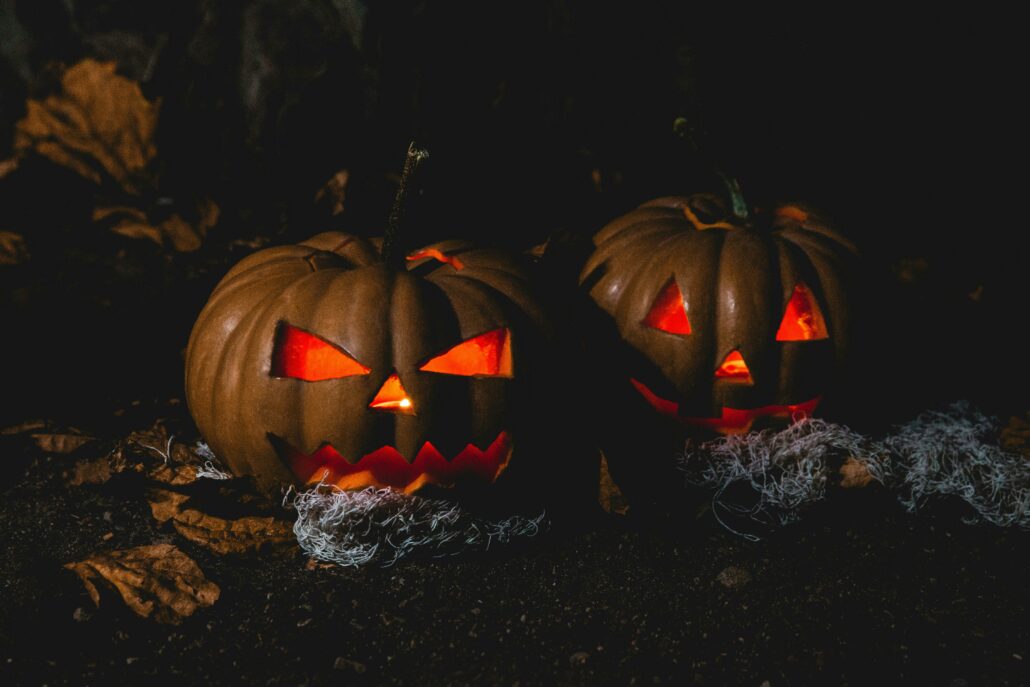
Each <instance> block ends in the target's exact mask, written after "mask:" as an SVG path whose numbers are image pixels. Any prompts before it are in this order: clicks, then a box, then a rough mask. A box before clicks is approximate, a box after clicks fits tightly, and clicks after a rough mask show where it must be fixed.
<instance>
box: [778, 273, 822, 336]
mask: <svg viewBox="0 0 1030 687" xmlns="http://www.w3.org/2000/svg"><path fill="white" fill-rule="evenodd" d="M828 338H830V334H829V332H828V331H827V330H826V320H824V319H823V313H822V311H821V310H820V309H819V304H818V303H817V302H816V300H815V296H813V295H812V291H811V290H810V289H809V288H808V287H807V286H805V285H804V284H802V283H800V282H799V283H798V284H797V285H796V286H795V287H794V293H793V294H792V295H791V297H790V300H789V301H788V302H787V309H786V312H784V313H783V320H782V321H781V322H780V328H779V330H778V331H777V332H776V340H777V341H817V340H819V339H828Z"/></svg>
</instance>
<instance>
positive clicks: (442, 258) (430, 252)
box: [408, 248, 465, 270]
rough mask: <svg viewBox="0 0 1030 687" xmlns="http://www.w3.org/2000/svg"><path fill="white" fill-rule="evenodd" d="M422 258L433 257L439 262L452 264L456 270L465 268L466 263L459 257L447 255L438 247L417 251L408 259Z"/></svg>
mask: <svg viewBox="0 0 1030 687" xmlns="http://www.w3.org/2000/svg"><path fill="white" fill-rule="evenodd" d="M422 258H433V259H434V260H437V261H438V262H442V263H446V264H448V265H450V266H451V267H453V268H454V269H456V270H463V269H465V263H463V262H462V261H461V260H460V259H459V258H457V257H455V256H453V255H447V254H445V253H444V252H443V251H441V250H439V249H437V248H424V249H422V250H419V251H415V252H414V253H412V254H411V255H409V256H408V260H421V259H422Z"/></svg>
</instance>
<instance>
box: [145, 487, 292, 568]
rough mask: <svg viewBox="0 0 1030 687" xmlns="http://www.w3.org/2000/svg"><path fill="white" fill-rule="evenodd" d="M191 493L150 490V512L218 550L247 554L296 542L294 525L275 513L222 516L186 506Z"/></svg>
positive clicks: (200, 543)
mask: <svg viewBox="0 0 1030 687" xmlns="http://www.w3.org/2000/svg"><path fill="white" fill-rule="evenodd" d="M189 498H190V497H189V495H187V494H182V493H179V492H174V491H169V490H167V489H154V490H152V491H151V493H150V496H149V500H150V511H151V513H152V514H153V515H154V519H155V520H157V521H158V522H161V523H164V522H168V521H169V520H171V522H172V526H173V527H174V528H175V530H176V531H177V532H178V533H179V534H181V535H182V536H183V537H185V538H187V539H189V540H190V541H192V542H193V543H195V544H199V545H200V546H203V547H204V548H206V549H210V550H211V551H214V552H215V553H219V554H223V555H224V554H228V553H247V552H252V551H261V550H265V549H278V548H290V547H292V546H293V545H295V544H296V539H295V538H294V536H293V526H292V525H291V524H290V523H288V522H285V521H283V520H279V519H277V518H275V517H272V516H258V515H248V516H244V517H240V518H220V517H217V516H214V515H210V514H208V513H204V512H202V511H200V510H198V509H196V508H189V507H186V508H184V507H183V506H184V505H185V504H186V502H187V501H188V500H189Z"/></svg>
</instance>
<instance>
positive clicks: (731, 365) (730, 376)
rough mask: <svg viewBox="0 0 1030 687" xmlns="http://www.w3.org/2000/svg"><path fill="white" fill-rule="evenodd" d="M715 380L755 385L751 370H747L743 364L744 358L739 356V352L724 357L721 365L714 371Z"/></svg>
mask: <svg viewBox="0 0 1030 687" xmlns="http://www.w3.org/2000/svg"><path fill="white" fill-rule="evenodd" d="M715 378H716V379H723V380H726V381H727V382H732V383H734V384H746V385H749V386H750V385H752V384H754V383H755V380H754V379H752V378H751V370H749V369H747V363H746V362H744V356H742V355H741V354H740V351H732V352H730V354H729V355H728V356H726V359H725V360H723V361H722V365H720V366H719V367H718V369H717V370H716V371H715Z"/></svg>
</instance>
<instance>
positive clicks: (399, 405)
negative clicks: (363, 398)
mask: <svg viewBox="0 0 1030 687" xmlns="http://www.w3.org/2000/svg"><path fill="white" fill-rule="evenodd" d="M368 407H369V408H375V409H376V410H387V411H390V412H394V413H405V414H407V415H414V414H415V407H414V403H412V401H411V399H410V398H408V392H407V391H405V390H404V385H402V384H401V379H400V377H398V376H397V375H396V374H392V375H390V376H389V377H387V378H386V381H385V382H383V385H382V386H381V387H379V391H378V392H377V393H376V396H375V398H373V399H372V402H371V403H369V404H368Z"/></svg>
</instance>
